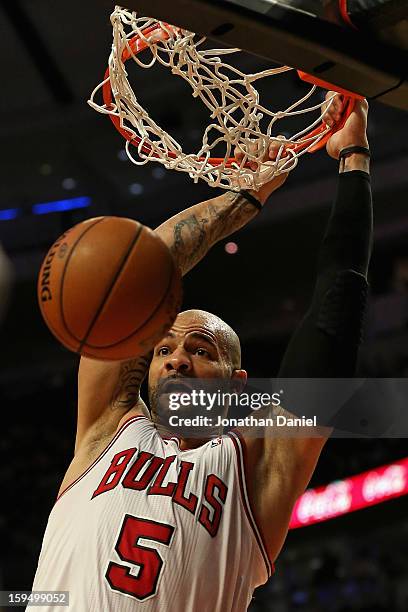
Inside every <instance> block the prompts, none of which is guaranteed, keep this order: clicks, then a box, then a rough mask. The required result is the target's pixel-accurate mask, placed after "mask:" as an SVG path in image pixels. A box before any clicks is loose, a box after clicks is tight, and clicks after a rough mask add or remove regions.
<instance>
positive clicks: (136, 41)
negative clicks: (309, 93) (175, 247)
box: [103, 0, 362, 168]
mask: <svg viewBox="0 0 408 612" xmlns="http://www.w3.org/2000/svg"><path fill="white" fill-rule="evenodd" d="M339 1H340V4H341V3H342V2H343V3H345V2H346V0H339ZM346 12H347V11H346ZM350 23H351V22H350ZM169 27H171V26H169ZM173 27H174V26H173ZM156 30H161V40H168V39H169V38H170V34H169V33H168V32H166V30H164V29H163V28H162V27H161V26H160V24H158V23H157V24H155V25H153V26H150V27H149V28H146V29H145V30H143V34H144V35H145V36H148V35H149V34H151V33H152V32H154V31H156ZM129 47H130V49H131V51H132V52H130V51H129V49H125V50H124V51H123V54H122V61H123V62H126V61H127V60H128V59H130V58H131V57H132V53H133V54H135V55H137V54H138V53H141V52H142V51H144V50H145V49H147V47H148V43H146V42H145V41H144V40H142V39H141V38H140V36H138V35H136V36H134V37H133V38H132V39H131V40H130V41H129ZM297 73H298V76H299V77H300V78H301V79H302V80H303V81H306V82H308V83H311V84H314V85H318V86H319V87H323V88H324V89H330V90H333V91H337V92H338V93H340V94H342V95H343V96H344V97H343V115H342V118H341V120H340V121H339V122H338V123H337V124H336V125H335V126H334V127H332V128H331V129H330V130H329V131H328V132H327V134H325V135H324V136H323V137H322V138H321V139H320V140H319V141H318V142H317V143H316V144H315V145H313V146H312V147H310V148H309V151H308V152H309V153H314V152H315V151H318V150H320V149H322V148H323V147H324V146H325V145H326V143H327V141H328V140H329V138H330V137H331V136H332V135H333V134H334V133H335V132H337V131H338V130H341V128H342V127H343V126H344V124H345V122H346V121H347V119H348V117H349V116H350V114H351V112H352V110H353V107H354V102H355V100H356V99H362V96H360V95H358V94H355V93H353V92H350V91H347V90H345V89H342V88H339V87H337V86H335V85H332V84H330V83H328V82H326V81H323V80H321V79H317V78H315V77H313V76H311V75H309V74H307V73H306V72H302V71H300V70H298V71H297ZM109 77H110V72H109V67H108V68H107V69H106V72H105V77H104V81H105V84H104V86H103V99H104V103H105V105H106V106H107V107H108V108H109V107H110V106H112V90H111V86H110V79H109ZM109 117H110V119H111V121H112V123H113V125H114V126H115V128H116V129H117V131H118V132H119V133H120V134H121V135H122V136H123V138H125V139H126V140H127V141H128V142H130V144H132V145H133V146H135V147H137V148H139V147H140V143H141V142H142V139H141V137H140V136H138V135H134V134H131V133H130V131H129V130H128V129H126V128H124V127H122V126H121V125H120V118H119V117H116V116H114V115H109ZM326 129H327V126H326V124H325V123H324V122H323V121H322V122H321V123H320V124H319V125H318V126H317V127H316V128H314V129H313V130H311V131H310V132H308V133H307V134H306V135H305V136H303V138H302V142H299V143H298V144H296V145H294V146H291V147H288V148H290V149H291V150H292V151H295V152H298V151H302V150H303V149H306V148H307V147H309V146H310V138H313V137H315V136H319V134H321V133H322V132H324V131H325V130H326ZM141 150H142V151H143V153H146V154H147V155H149V154H151V153H152V147H151V146H150V145H146V144H143V145H142V146H141ZM167 155H168V156H169V157H170V158H171V159H176V158H177V157H178V154H177V153H175V152H174V151H168V153H167ZM155 157H156V158H157V159H159V156H158V155H156V154H154V153H153V155H152V158H153V159H154V158H155ZM197 161H199V162H204V161H207V163H209V164H211V165H212V166H220V165H222V164H223V163H225V158H224V157H210V158H208V159H207V158H205V157H198V158H197ZM236 163H237V162H236V159H235V157H230V158H228V159H227V160H226V163H225V167H226V168H230V167H232V165H233V164H236ZM244 167H245V168H249V167H250V164H249V162H247V163H246V164H245V166H244Z"/></svg>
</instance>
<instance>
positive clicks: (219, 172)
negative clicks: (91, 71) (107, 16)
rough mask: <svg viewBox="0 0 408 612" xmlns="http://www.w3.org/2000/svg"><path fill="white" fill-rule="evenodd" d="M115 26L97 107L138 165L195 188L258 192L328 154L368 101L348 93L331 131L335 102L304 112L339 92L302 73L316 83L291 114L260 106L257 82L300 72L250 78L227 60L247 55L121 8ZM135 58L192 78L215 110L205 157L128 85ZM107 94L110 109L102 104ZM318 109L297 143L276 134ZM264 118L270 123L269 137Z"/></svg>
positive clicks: (268, 72) (284, 68) (264, 73)
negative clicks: (218, 152)
mask: <svg viewBox="0 0 408 612" xmlns="http://www.w3.org/2000/svg"><path fill="white" fill-rule="evenodd" d="M111 22H112V26H113V45H112V52H111V54H110V57H109V66H108V69H107V71H106V73H105V78H104V80H103V82H102V83H100V84H99V85H98V86H97V87H96V88H95V89H94V91H93V92H92V95H91V98H90V100H89V104H90V106H92V108H94V109H95V110H97V111H98V112H100V113H104V114H107V115H109V117H110V118H111V120H112V122H113V124H114V126H115V127H116V129H117V130H118V131H119V132H120V134H122V136H123V137H124V138H125V139H126V152H127V154H128V156H129V158H130V160H131V161H132V162H133V163H134V164H136V165H143V164H146V163H147V162H149V161H155V162H159V163H161V164H162V165H163V166H164V167H165V168H168V169H170V170H177V171H180V172H185V173H187V174H189V175H190V177H191V178H192V179H193V180H194V181H195V182H197V181H198V180H199V179H202V180H204V181H206V182H207V183H208V184H209V185H211V186H212V187H222V188H224V189H242V188H245V189H255V190H258V189H259V188H260V187H261V186H262V185H263V184H265V183H266V182H268V181H270V180H271V179H272V178H273V177H274V176H277V175H279V174H282V173H284V172H289V171H290V170H293V168H295V167H296V165H297V163H298V159H299V157H300V156H301V155H303V154H304V153H307V152H309V153H312V152H315V151H317V150H319V149H320V148H322V147H323V146H324V145H325V144H326V142H327V140H328V139H329V138H330V136H331V135H332V134H333V133H334V132H335V131H337V130H339V129H341V127H342V126H343V125H344V123H345V121H346V119H347V117H348V116H349V115H350V113H351V111H352V109H353V106H354V100H355V98H360V96H357V95H356V94H352V93H351V92H346V91H344V90H343V91H341V93H342V94H343V115H342V119H341V121H340V122H339V123H337V124H336V126H335V127H333V128H330V127H329V126H327V125H326V124H325V122H324V116H325V113H326V112H327V110H328V108H330V104H331V102H330V101H329V102H328V104H327V103H325V102H324V101H323V102H320V103H318V104H314V105H312V106H310V107H308V108H303V106H304V104H305V102H306V101H307V100H308V99H309V98H310V97H311V96H312V95H313V93H314V92H315V90H316V87H317V85H320V86H323V87H325V86H327V87H330V88H332V89H334V88H333V87H332V86H331V85H329V84H327V83H324V82H322V81H318V82H317V81H316V80H315V79H313V77H310V76H309V75H305V74H303V73H300V72H298V74H299V76H300V78H301V79H303V80H305V81H309V82H311V88H310V90H309V92H308V93H307V94H306V95H304V96H303V97H302V98H300V99H299V100H297V101H295V102H294V103H292V104H291V105H289V106H288V107H287V108H286V109H285V110H281V111H277V112H273V111H271V110H270V109H268V108H266V107H265V106H263V105H262V104H261V103H260V100H259V93H258V91H257V90H256V88H255V86H254V83H256V81H258V80H260V79H263V78H266V77H270V76H274V75H278V74H281V73H283V72H287V71H289V70H293V68H290V67H288V66H280V67H277V68H271V69H268V70H263V71H261V72H258V73H254V74H245V73H243V72H241V71H240V70H238V69H237V68H235V67H234V66H231V65H230V64H227V63H225V62H224V61H222V58H223V57H224V56H226V55H232V54H235V53H238V52H240V51H241V50H240V49H210V50H205V49H201V48H200V47H202V45H203V43H204V41H205V40H206V39H205V38H204V37H199V36H197V35H196V34H194V33H192V32H188V31H187V30H183V29H182V28H179V27H176V26H172V25H170V24H168V23H165V22H162V21H157V20H155V19H152V18H148V17H140V16H138V15H137V13H135V12H130V11H128V10H126V9H123V8H121V7H116V8H115V10H114V12H113V13H112V15H111ZM129 59H133V60H134V61H135V62H136V64H137V65H138V66H139V67H140V68H143V69H147V68H151V67H152V66H153V65H154V64H155V63H156V62H158V63H159V64H161V65H163V66H165V67H167V68H169V69H170V70H171V72H172V73H173V74H174V75H178V76H180V77H182V78H183V79H184V80H186V81H187V82H188V83H189V85H190V86H191V87H192V90H193V94H192V95H193V97H195V98H200V99H201V101H202V102H203V103H204V104H205V105H206V106H207V108H208V109H209V111H210V117H211V119H212V123H210V125H209V126H208V127H207V128H206V129H205V131H204V134H203V138H202V146H201V148H200V150H199V151H198V152H197V153H195V154H191V153H184V152H183V150H182V147H181V145H180V144H179V143H178V142H177V141H176V140H175V139H174V138H173V137H172V136H170V135H169V134H168V133H167V132H166V131H164V130H163V129H162V128H161V127H160V126H159V125H157V124H156V123H155V121H154V120H153V119H152V118H151V117H150V116H149V114H148V113H147V111H146V110H145V109H144V108H143V106H142V105H141V104H140V102H139V100H138V98H137V97H136V94H135V92H134V91H133V89H132V87H131V85H130V83H129V80H128V74H127V71H126V67H125V64H126V62H127V61H128V60H129ZM142 60H145V61H142ZM227 73H228V74H227ZM100 90H102V94H103V102H104V103H103V104H98V103H97V102H95V97H96V95H97V93H98V92H99V91H100ZM325 106H326V108H325ZM313 111H314V112H315V113H317V118H314V119H313V120H312V123H311V124H310V125H308V126H307V127H306V128H304V129H303V130H301V131H298V132H297V133H295V134H293V135H291V136H289V137H285V136H274V135H273V132H275V133H276V126H275V124H276V123H277V122H278V121H279V120H281V119H283V118H288V117H293V116H298V115H300V114H304V113H311V112H313ZM262 119H264V120H266V121H267V126H266V129H265V128H264V130H263V131H262V129H261V125H260V123H261V120H262ZM271 139H275V140H277V141H278V144H279V150H278V153H277V157H276V159H275V160H274V161H268V162H265V163H263V160H264V159H265V158H266V156H267V152H268V148H269V145H270V142H271ZM130 145H132V146H134V147H136V149H137V154H138V159H135V157H134V156H133V155H132V152H131V147H130ZM220 145H222V146H223V147H224V149H225V155H224V157H213V156H212V153H213V149H214V148H215V147H216V146H220ZM235 148H237V149H238V151H240V152H241V153H242V156H243V158H242V160H241V161H240V162H238V161H237V160H236V159H235V157H234V150H235ZM251 162H256V163H257V169H256V170H253V169H251V167H250V164H251ZM251 165H252V164H251Z"/></svg>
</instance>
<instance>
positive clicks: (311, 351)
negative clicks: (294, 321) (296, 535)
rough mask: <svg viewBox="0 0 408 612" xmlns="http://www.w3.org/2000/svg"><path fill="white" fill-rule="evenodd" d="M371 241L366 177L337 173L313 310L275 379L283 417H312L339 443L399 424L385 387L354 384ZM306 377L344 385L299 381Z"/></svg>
mask: <svg viewBox="0 0 408 612" xmlns="http://www.w3.org/2000/svg"><path fill="white" fill-rule="evenodd" d="M372 234H373V212H372V198H371V188H370V179H369V175H368V174H367V173H365V172H361V171H352V172H346V173H343V174H340V175H339V183H338V191H337V196H336V199H335V202H334V205H333V209H332V212H331V216H330V219H329V222H328V226H327V229H326V232H325V235H324V239H323V242H322V246H321V250H320V255H319V260H318V271H317V281H316V286H315V290H314V294H313V299H312V303H311V305H310V308H309V310H308V312H307V313H306V316H305V317H304V319H303V321H302V322H301V323H300V325H299V327H298V329H297V330H296V332H295V333H294V335H293V337H292V339H291V341H290V343H289V346H288V348H287V350H286V353H285V356H284V358H283V362H282V365H281V368H280V371H279V375H278V381H279V384H281V383H283V384H282V388H283V389H285V390H286V391H285V395H284V400H283V401H284V403H285V406H286V408H287V410H289V411H290V412H292V413H294V414H296V415H298V416H301V415H307V416H313V415H317V417H318V423H319V424H321V425H327V426H330V427H333V428H334V430H335V431H336V435H340V436H343V435H344V434H345V433H346V435H350V434H352V435H357V436H360V435H363V436H379V435H384V434H385V432H387V431H388V430H389V428H390V426H392V425H393V424H395V422H397V420H398V416H397V414H398V411H399V410H400V409H399V408H398V402H396V401H395V394H394V393H392V392H391V391H392V390H390V389H389V388H388V387H387V385H385V384H384V381H381V380H377V379H367V380H365V381H359V380H357V379H354V380H353V377H355V374H356V365H357V356H358V349H359V345H360V342H361V334H362V323H363V316H364V311H365V306H366V298H367V288H368V285H367V279H366V276H367V270H368V264H369V261H370V255H371V246H372ZM310 378H312V379H343V380H337V381H333V380H326V381H324V380H319V381H316V382H313V381H308V380H306V381H305V380H304V379H310ZM279 379H286V380H285V381H282V380H279ZM288 379H291V380H288ZM344 379H347V380H344Z"/></svg>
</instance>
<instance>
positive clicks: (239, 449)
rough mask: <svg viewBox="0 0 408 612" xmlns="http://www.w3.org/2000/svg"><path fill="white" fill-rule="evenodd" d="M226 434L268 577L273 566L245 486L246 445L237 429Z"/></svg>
mask: <svg viewBox="0 0 408 612" xmlns="http://www.w3.org/2000/svg"><path fill="white" fill-rule="evenodd" d="M228 436H230V438H231V439H232V441H233V443H234V448H235V451H236V453H237V465H238V477H239V486H240V490H241V499H242V503H243V506H244V509H245V513H246V515H247V518H248V521H249V524H250V526H251V528H252V531H253V534H254V536H255V540H256V541H257V543H258V546H259V549H260V551H261V554H262V557H263V560H264V562H265V565H266V571H267V574H268V577H270V576H271V575H272V574H273V573H274V572H275V566H274V564H273V563H272V561H271V560H270V559H269V556H268V553H267V549H266V546H265V542H264V539H263V537H262V533H261V530H260V529H259V527H258V525H257V522H256V520H255V517H254V513H253V511H252V508H251V502H250V500H249V496H248V490H247V486H246V468H245V453H246V445H245V441H244V439H243V437H242V436H241V434H239V432H237V431H230V432H229V433H228Z"/></svg>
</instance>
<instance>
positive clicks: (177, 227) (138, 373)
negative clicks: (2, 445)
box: [76, 175, 286, 449]
mask: <svg viewBox="0 0 408 612" xmlns="http://www.w3.org/2000/svg"><path fill="white" fill-rule="evenodd" d="M285 179H286V175H281V176H279V177H277V178H276V179H274V180H273V181H271V182H270V183H268V184H267V185H265V186H264V187H263V188H262V189H261V191H259V192H258V193H254V194H253V195H255V196H256V197H257V198H258V200H259V201H260V202H261V203H262V204H264V203H265V201H266V200H267V198H268V197H269V195H270V194H271V193H272V192H273V191H275V190H276V189H277V188H278V187H280V185H281V184H282V183H283V182H284V181H285ZM257 212H258V211H257V209H256V208H255V206H254V205H253V204H250V203H249V202H248V200H247V199H245V198H244V197H243V196H241V195H240V194H237V193H232V192H225V193H224V194H223V195H221V196H218V197H216V198H212V199H211V200H207V201H205V202H201V203H200V204H196V205H195V206H192V207H191V208H188V209H187V210H184V211H182V212H181V213H179V214H178V215H175V216H174V217H172V218H171V219H169V220H168V221H166V222H165V223H163V224H162V225H161V226H160V227H158V228H157V229H156V232H157V233H158V235H159V236H160V237H161V239H162V240H163V241H164V242H165V243H166V244H167V246H168V247H169V248H170V250H171V252H172V253H173V256H174V258H175V260H176V263H177V264H178V266H179V267H180V270H181V272H182V274H186V273H187V272H188V271H189V270H191V269H192V268H193V267H194V266H195V265H196V264H197V263H198V262H199V261H200V260H201V259H202V258H203V257H204V255H205V254H206V253H207V252H208V251H209V249H210V248H211V247H212V246H213V245H214V244H215V243H216V242H218V241H219V240H222V239H223V238H226V237H227V236H229V235H230V234H232V233H233V232H235V231H237V230H239V229H240V228H241V227H243V226H244V225H246V224H247V223H248V222H249V221H250V220H251V219H253V217H255V216H256V214H257ZM149 363H150V356H145V357H141V358H139V359H133V360H130V361H125V362H103V361H95V360H91V359H86V358H84V357H83V358H82V359H81V364H80V368H79V379H78V428H77V438H76V448H77V449H78V447H79V446H80V445H81V444H82V441H83V440H85V442H86V441H89V440H92V441H95V440H98V439H102V438H104V437H105V436H107V435H110V434H111V433H113V432H114V431H115V430H116V428H117V427H118V424H119V423H120V421H121V419H122V418H123V417H124V416H125V415H126V413H128V412H129V411H130V410H132V413H137V412H140V413H144V414H146V415H148V411H147V408H146V405H145V404H144V402H143V400H142V399H141V398H140V386H141V384H142V381H143V379H144V377H145V375H146V373H147V370H148V368H149Z"/></svg>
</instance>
